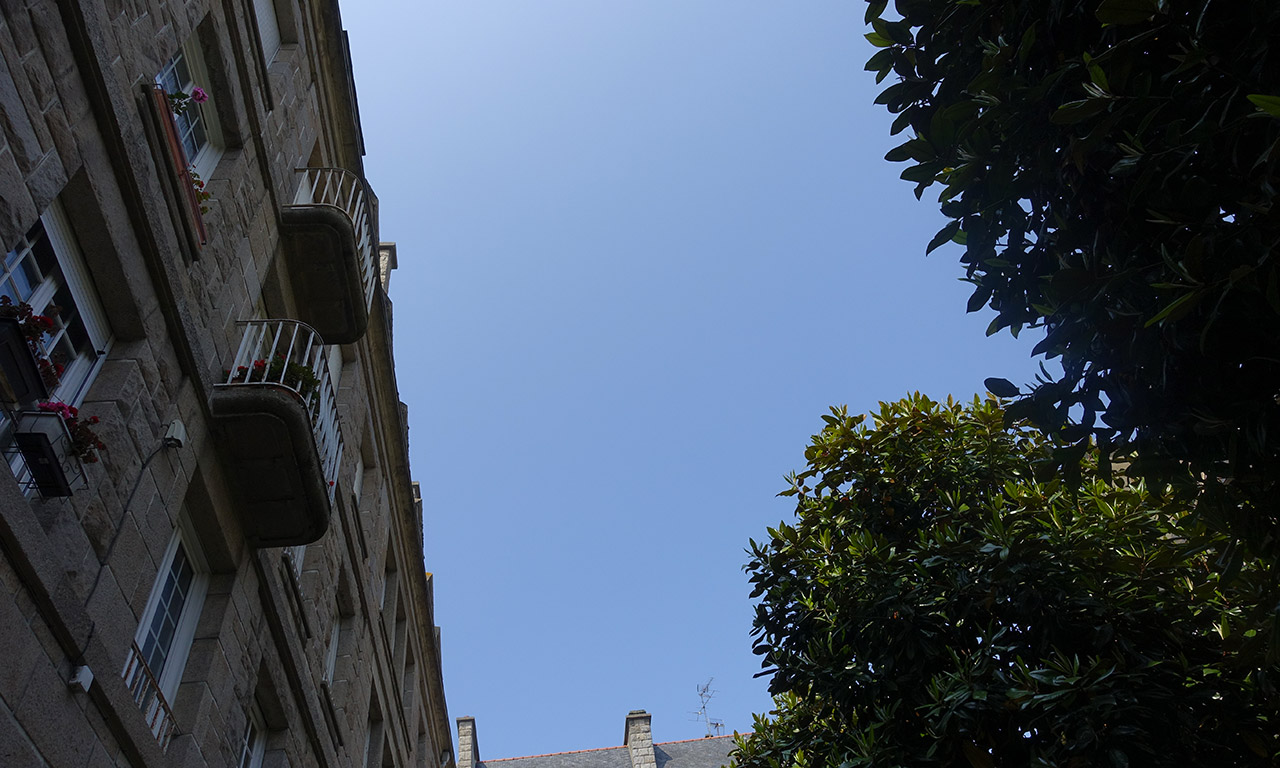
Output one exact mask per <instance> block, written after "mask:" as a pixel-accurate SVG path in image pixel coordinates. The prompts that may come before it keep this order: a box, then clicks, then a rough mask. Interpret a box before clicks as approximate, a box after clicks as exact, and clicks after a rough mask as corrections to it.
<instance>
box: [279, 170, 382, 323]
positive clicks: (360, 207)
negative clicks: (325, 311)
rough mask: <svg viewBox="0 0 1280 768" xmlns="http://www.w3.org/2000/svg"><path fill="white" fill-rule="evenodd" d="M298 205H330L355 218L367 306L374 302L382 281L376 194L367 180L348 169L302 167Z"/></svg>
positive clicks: (365, 305) (357, 252)
mask: <svg viewBox="0 0 1280 768" xmlns="http://www.w3.org/2000/svg"><path fill="white" fill-rule="evenodd" d="M295 173H296V174H297V176H298V191H297V193H296V194H295V196H294V200H293V204H294V205H295V206H308V205H327V206H330V207H332V208H337V209H338V210H340V211H342V212H343V213H345V214H346V215H347V218H349V219H351V224H352V226H353V227H354V228H355V233H356V258H357V259H358V260H359V262H360V282H361V285H362V287H363V288H364V308H365V309H366V310H368V309H369V307H370V306H371V305H372V303H373V287H374V285H376V284H377V282H378V264H377V262H376V260H375V257H376V255H377V254H376V253H375V251H376V250H377V247H376V246H377V243H376V242H374V234H373V213H372V210H371V209H372V197H373V196H372V195H371V194H370V193H369V190H368V187H367V186H366V185H365V182H364V179H361V178H360V177H359V176H357V175H356V174H354V173H352V172H351V171H348V170H346V169H345V168H298V169H296V171H295Z"/></svg>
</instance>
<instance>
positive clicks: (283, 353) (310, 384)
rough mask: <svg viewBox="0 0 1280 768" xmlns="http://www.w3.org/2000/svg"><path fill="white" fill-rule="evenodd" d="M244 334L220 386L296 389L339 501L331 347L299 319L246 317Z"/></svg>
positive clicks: (339, 453)
mask: <svg viewBox="0 0 1280 768" xmlns="http://www.w3.org/2000/svg"><path fill="white" fill-rule="evenodd" d="M239 325H241V326H243V327H244V335H243V336H242V337H241V339H240V347H239V349H237V350H236V356H235V359H234V360H233V361H232V362H231V367H230V368H228V369H227V370H226V372H225V373H224V374H223V379H222V381H221V382H220V384H219V386H226V387H237V386H255V387H261V386H271V387H280V388H283V389H286V390H288V391H289V392H292V393H293V394H294V396H295V397H297V398H298V400H300V401H301V402H302V406H303V408H305V409H306V411H307V415H308V416H310V417H311V433H312V435H314V436H315V440H316V451H317V453H319V454H320V466H321V470H322V471H323V473H324V479H325V482H326V484H327V485H328V489H327V492H328V494H329V501H330V503H332V502H333V499H334V491H335V481H336V480H337V478H338V466H339V464H340V463H341V462H342V433H341V432H340V431H339V430H338V404H337V398H336V397H335V395H336V393H335V392H334V391H333V380H332V379H331V378H330V376H329V365H328V357H329V355H328V349H329V348H328V347H326V346H325V344H324V339H322V338H320V334H318V333H316V332H315V330H314V329H313V328H311V326H309V325H307V324H306V323H301V322H298V321H297V320H241V321H240V322H239Z"/></svg>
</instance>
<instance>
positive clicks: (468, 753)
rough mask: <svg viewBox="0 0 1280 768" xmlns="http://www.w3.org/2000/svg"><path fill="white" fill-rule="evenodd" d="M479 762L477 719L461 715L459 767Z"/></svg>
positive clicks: (459, 720) (474, 767) (473, 767)
mask: <svg viewBox="0 0 1280 768" xmlns="http://www.w3.org/2000/svg"><path fill="white" fill-rule="evenodd" d="M650 751H652V748H650ZM479 764H480V742H478V741H476V719H475V718H474V717H460V718H458V768H476V766H477V765H479ZM654 768H657V766H654Z"/></svg>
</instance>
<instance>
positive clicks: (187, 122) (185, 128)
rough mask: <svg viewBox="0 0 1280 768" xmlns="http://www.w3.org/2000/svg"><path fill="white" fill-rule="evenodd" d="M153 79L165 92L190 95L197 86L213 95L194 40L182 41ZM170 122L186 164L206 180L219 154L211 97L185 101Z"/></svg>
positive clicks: (210, 95)
mask: <svg viewBox="0 0 1280 768" xmlns="http://www.w3.org/2000/svg"><path fill="white" fill-rule="evenodd" d="M156 83H157V84H158V85H159V86H160V87H161V89H163V90H164V92H165V93H168V94H173V93H184V94H187V95H188V96H190V95H192V93H193V92H194V90H195V89H196V88H197V87H199V88H200V89H201V90H204V91H205V92H206V94H207V95H209V97H210V99H212V98H213V95H212V94H209V93H208V89H207V85H208V83H209V77H208V75H207V74H206V72H205V68H204V61H203V59H201V57H200V54H199V51H198V49H197V45H196V44H195V41H189V42H188V43H187V44H185V45H183V46H182V48H181V49H180V50H179V51H178V53H177V54H175V55H174V57H173V58H172V59H169V62H168V63H167V64H165V65H164V68H162V69H161V70H160V74H158V75H156ZM173 123H174V128H175V130H176V131H177V138H178V143H179V145H180V146H181V147H182V151H183V154H184V156H185V159H186V162H187V165H189V166H190V167H191V168H192V169H194V170H195V172H196V175H197V176H198V177H199V178H200V179H204V180H208V179H209V177H210V176H211V175H212V174H213V169H214V167H215V166H216V165H217V164H218V158H219V157H220V156H221V155H222V148H221V131H220V130H219V126H218V119H217V113H216V111H215V110H214V109H213V105H212V101H206V102H204V103H203V104H199V103H196V102H195V101H194V100H193V101H191V102H189V103H188V104H187V106H186V108H185V109H184V110H182V113H181V114H177V113H175V114H174V115H173Z"/></svg>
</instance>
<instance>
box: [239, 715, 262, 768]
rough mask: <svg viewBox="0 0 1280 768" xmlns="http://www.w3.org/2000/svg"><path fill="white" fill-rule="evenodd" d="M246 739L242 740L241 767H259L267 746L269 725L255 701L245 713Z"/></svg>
mask: <svg viewBox="0 0 1280 768" xmlns="http://www.w3.org/2000/svg"><path fill="white" fill-rule="evenodd" d="M245 715H246V716H245V725H244V739H243V740H242V741H241V742H240V762H238V763H236V765H237V766H239V768H259V766H261V765H262V755H263V753H264V752H266V748H267V726H266V721H265V720H264V718H263V717H262V712H261V710H259V709H258V705H257V704H256V703H255V704H254V705H253V706H251V707H249V711H248V712H246V713H245Z"/></svg>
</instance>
